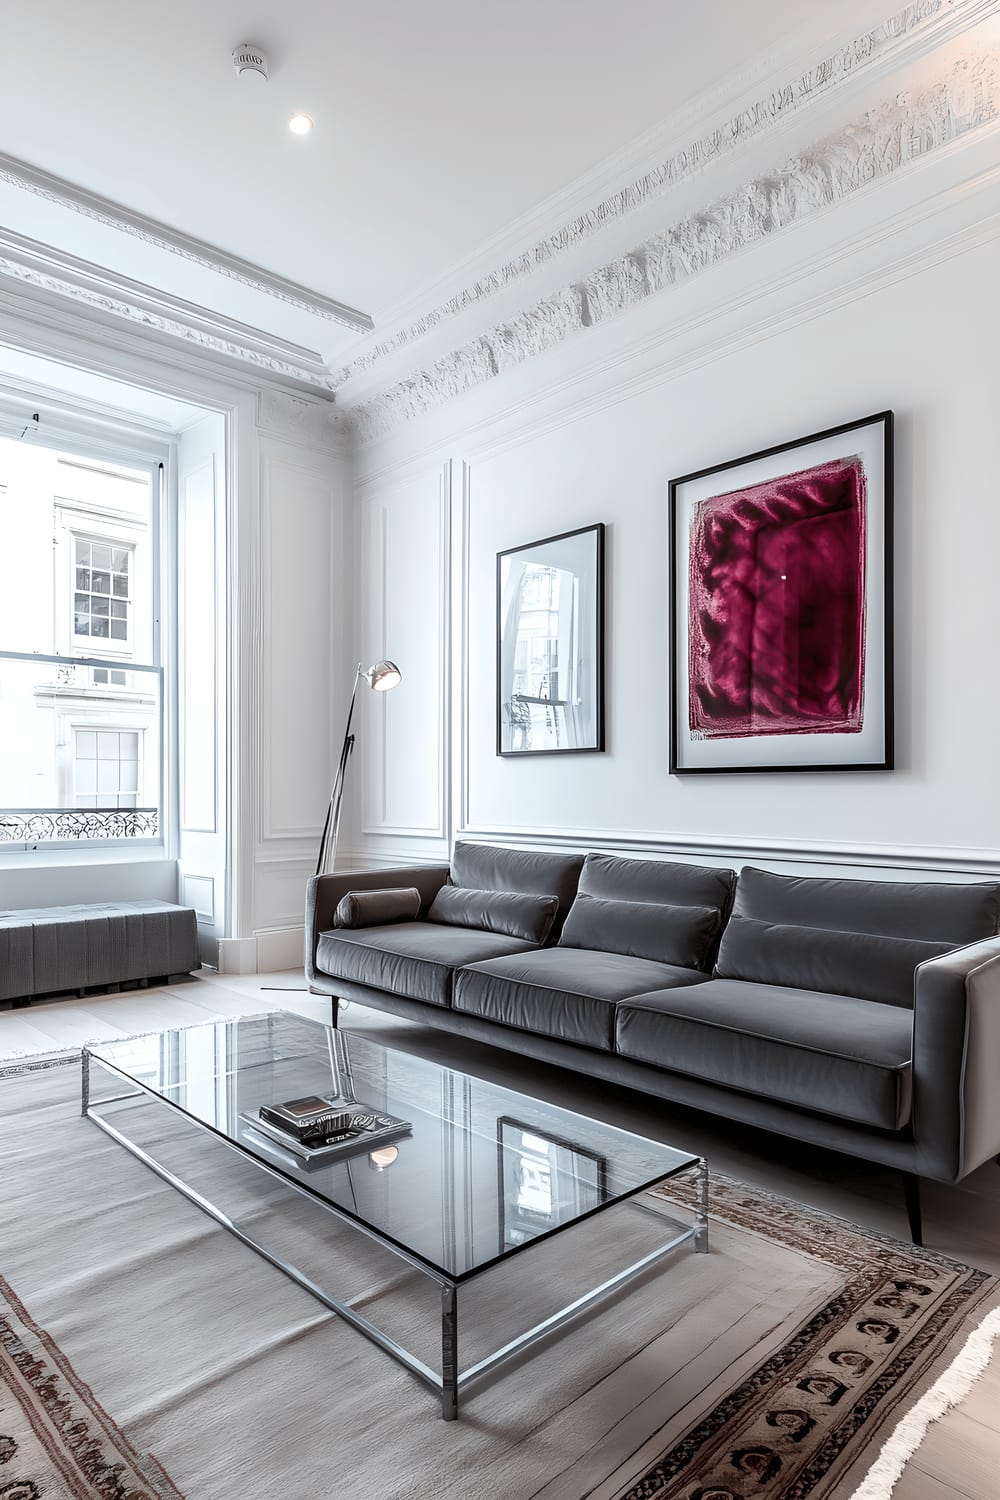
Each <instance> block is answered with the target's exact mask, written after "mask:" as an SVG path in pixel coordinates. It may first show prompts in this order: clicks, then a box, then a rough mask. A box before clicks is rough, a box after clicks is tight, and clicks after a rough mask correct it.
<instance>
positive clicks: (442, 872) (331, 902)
mask: <svg viewBox="0 0 1000 1500" xmlns="http://www.w3.org/2000/svg"><path fill="white" fill-rule="evenodd" d="M450 873H451V871H450V869H449V867H448V865H406V866H405V867H404V868H402V869H392V870H346V871H344V873H343V874H337V875H313V876H312V878H311V879H310V881H309V884H308V885H307V887H306V945H305V946H306V953H305V959H306V978H307V979H308V981H309V983H310V985H313V984H315V983H317V982H318V983H320V984H325V983H326V982H327V981H326V980H325V979H324V976H323V975H322V974H321V973H320V972H319V971H318V970H317V968H316V944H317V943H318V942H319V936H320V933H321V932H329V930H330V928H331V927H332V926H333V914H334V912H335V911H336V910H337V907H338V905H339V903H340V899H341V897H342V896H346V895H347V893H348V891H388V890H396V889H400V888H405V887H406V886H411V885H414V886H416V888H417V890H418V891H419V892H420V907H421V912H426V910H427V908H428V907H429V906H430V904H431V902H432V901H433V900H434V897H435V896H436V895H437V893H438V891H439V890H440V889H441V887H442V886H443V885H444V884H445V882H446V881H447V879H448V876H449V875H450Z"/></svg>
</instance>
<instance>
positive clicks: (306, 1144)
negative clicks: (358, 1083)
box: [240, 1094, 411, 1162]
mask: <svg viewBox="0 0 1000 1500" xmlns="http://www.w3.org/2000/svg"><path fill="white" fill-rule="evenodd" d="M240 1119H241V1120H242V1121H243V1123H244V1124H245V1125H249V1126H250V1128H251V1129H252V1130H253V1131H256V1132H257V1133H258V1134H259V1135H263V1136H265V1137H266V1138H267V1139H268V1140H271V1141H274V1142H276V1143H277V1144H278V1145H280V1146H284V1147H285V1149H286V1150H288V1151H291V1152H292V1153H293V1154H294V1155H295V1156H298V1157H300V1158H301V1159H302V1160H303V1161H307V1162H312V1161H329V1160H330V1159H331V1158H333V1159H335V1158H336V1157H338V1156H351V1155H353V1154H354V1153H355V1152H358V1151H374V1150H375V1149H376V1148H377V1147H378V1146H383V1145H385V1144H386V1143H387V1142H388V1141H394V1140H398V1139H399V1137H400V1136H403V1135H409V1133H410V1128H411V1127H410V1124H409V1122H408V1121H406V1120H400V1119H398V1118H397V1117H396V1116H395V1115H387V1114H385V1113H384V1112H383V1111H382V1110H376V1109H370V1108H368V1106H367V1105H364V1104H359V1103H357V1102H356V1101H352V1100H346V1099H341V1098H338V1096H337V1095H321V1094H307V1095H306V1096H305V1097H304V1098H302V1099H288V1100H286V1101H285V1102H284V1103H281V1104H262V1105H261V1106H260V1108H259V1109H258V1110H255V1111H250V1110H243V1111H242V1112H241V1113H240Z"/></svg>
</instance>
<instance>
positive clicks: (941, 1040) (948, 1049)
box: [913, 937, 1000, 1182]
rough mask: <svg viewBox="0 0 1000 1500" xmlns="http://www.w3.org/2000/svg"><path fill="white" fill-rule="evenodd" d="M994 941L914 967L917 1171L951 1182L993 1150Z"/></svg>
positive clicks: (998, 963)
mask: <svg viewBox="0 0 1000 1500" xmlns="http://www.w3.org/2000/svg"><path fill="white" fill-rule="evenodd" d="M998 1074H1000V937H995V938H987V939H986V940H985V941H983V942H980V943H972V944H970V946H969V947H967V948H958V949H956V950H955V951H954V952H953V953H945V954H943V955H942V956H941V957H940V958H932V959H928V961H927V962H926V963H922V964H920V965H919V966H918V968H917V971H916V975H915V977H914V994H913V1131H914V1137H915V1140H916V1144H917V1170H918V1171H920V1172H922V1173H925V1174H926V1175H927V1176H929V1177H936V1178H938V1179H940V1180H942V1181H947V1182H957V1181H958V1180H959V1179H960V1178H962V1177H965V1176H966V1175H967V1174H968V1173H969V1172H972V1171H974V1170H975V1168H976V1167H979V1166H982V1164H983V1162H985V1161H988V1160H989V1158H990V1157H992V1156H996V1155H997V1154H998V1153H1000V1089H998V1087H997V1077H998Z"/></svg>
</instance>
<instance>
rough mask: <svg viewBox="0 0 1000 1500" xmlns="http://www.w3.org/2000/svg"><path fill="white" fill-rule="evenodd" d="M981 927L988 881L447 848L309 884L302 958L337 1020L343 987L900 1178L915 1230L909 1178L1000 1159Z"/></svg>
mask: <svg viewBox="0 0 1000 1500" xmlns="http://www.w3.org/2000/svg"><path fill="white" fill-rule="evenodd" d="M407 889H409V890H411V892H412V891H413V890H414V889H415V892H416V894H411V895H410V896H409V897H406V896H403V894H402V893H403V892H404V891H405V890H407ZM364 892H369V893H371V892H389V893H390V894H389V895H388V896H386V895H378V896H375V895H369V896H365V897H363V899H361V900H358V901H355V902H354V904H353V905H351V903H346V904H345V905H344V906H341V903H342V901H343V898H344V897H345V896H347V895H348V894H349V893H364ZM393 893H395V894H393ZM407 902H409V903H410V905H409V906H407ZM338 908H339V916H338ZM345 913H346V915H345ZM400 918H402V919H400ZM345 920H348V921H350V922H351V925H350V926H346V927H345V926H341V925H338V922H340V921H345ZM998 929H1000V885H997V884H993V883H977V884H962V885H959V884H948V885H943V884H933V885H931V884H917V883H914V884H910V883H905V884H899V883H894V882H885V881H864V880H840V879H817V878H800V877H797V876H787V875H775V874H771V873H769V872H767V871H764V870H757V869H754V868H752V867H746V868H744V869H743V870H742V871H741V872H740V874H739V877H738V879H737V876H736V874H735V872H734V871H732V870H728V869H712V868H707V867H701V866H691V865H682V864H675V863H668V862H660V861H650V860H627V859H616V858H613V857H611V856H608V855H603V854H588V855H586V856H584V855H582V854H581V855H570V856H566V855H551V854H535V853H528V852H524V851H519V850H504V849H496V848H492V847H487V846H481V845H470V844H458V845H457V846H456V848H455V853H454V857H453V861H452V864H451V865H450V866H447V865H435V866H429V867H419V868H414V867H409V868H405V869H391V870H385V869H383V870H370V871H359V872H352V873H347V874H342V875H341V874H338V875H333V876H320V877H317V878H315V879H313V880H312V881H311V882H310V884H309V892H308V910H307V931H306V970H307V976H308V980H309V984H310V988H311V989H312V990H313V992H314V993H320V994H327V995H330V996H331V998H332V1002H333V1016H334V1022H335V1023H336V1016H337V1005H338V1000H357V1001H359V1002H360V1003H362V1004H364V1005H370V1006H374V1007H375V1008H377V1009H380V1010H387V1011H392V1012H394V1013H395V1014H398V1015H401V1016H405V1017H408V1018H409V1019H412V1020H416V1021H423V1022H426V1023H430V1024H432V1025H435V1026H440V1027H444V1028H446V1029H448V1030H452V1031H458V1032H461V1033H462V1034H464V1035H466V1036H471V1037H475V1038H476V1039H477V1040H481V1041H485V1042H490V1043H493V1044H494V1045H499V1046H503V1047H507V1048H510V1049H512V1050H514V1051H517V1052H520V1053H522V1054H526V1055H529V1056H531V1057H536V1058H542V1059H545V1060H547V1061H550V1062H553V1063H556V1064H558V1065H560V1066H562V1067H569V1068H573V1069H575V1070H577V1071H580V1072H584V1073H588V1074H591V1075H593V1076H596V1077H599V1078H604V1079H607V1080H610V1081H612V1082H614V1083H618V1084H622V1085H625V1086H627V1087H629V1088H634V1089H639V1090H642V1091H643V1092H645V1093H647V1094H652V1095H657V1096H659V1097H661V1098H665V1099H671V1100H676V1101H678V1102H679V1103H682V1104H685V1105H689V1106H693V1107H695V1108H697V1109H702V1110H705V1111H707V1112H709V1113H711V1114H714V1115H722V1116H725V1117H727V1118H729V1119H732V1120H737V1121H743V1122H745V1123H747V1124H750V1125H754V1126H758V1127H761V1128H763V1129H766V1130H771V1131H776V1132H779V1133H781V1134H783V1135H788V1136H793V1137H795V1138H797V1139H799V1140H803V1141H809V1142H813V1143H815V1144H816V1145H819V1146H823V1147H827V1148H831V1149H834V1150H838V1151H843V1152H846V1153H848V1154H850V1155H854V1156H858V1157H862V1158H864V1159H867V1160H871V1161H875V1162H880V1163H883V1164H885V1165H887V1166H890V1167H894V1168H897V1169H898V1170H899V1171H900V1172H901V1173H902V1174H903V1180H904V1185H905V1188H906V1201H907V1208H908V1211H909V1216H910V1226H911V1231H912V1233H913V1236H914V1238H915V1239H916V1240H918V1241H919V1239H920V1201H919V1186H918V1184H919V1179H920V1177H929V1178H934V1179H937V1180H939V1181H942V1182H957V1181H958V1180H960V1179H961V1178H962V1177H964V1176H966V1175H967V1173H969V1172H971V1171H973V1170H974V1169H975V1168H976V1167H978V1166H981V1165H982V1164H983V1163H984V1162H986V1161H988V1160H989V1159H990V1158H991V1157H996V1156H997V1155H998V1153H1000V1087H998V1084H997V1079H998V1076H1000V938H998V937H997V932H998Z"/></svg>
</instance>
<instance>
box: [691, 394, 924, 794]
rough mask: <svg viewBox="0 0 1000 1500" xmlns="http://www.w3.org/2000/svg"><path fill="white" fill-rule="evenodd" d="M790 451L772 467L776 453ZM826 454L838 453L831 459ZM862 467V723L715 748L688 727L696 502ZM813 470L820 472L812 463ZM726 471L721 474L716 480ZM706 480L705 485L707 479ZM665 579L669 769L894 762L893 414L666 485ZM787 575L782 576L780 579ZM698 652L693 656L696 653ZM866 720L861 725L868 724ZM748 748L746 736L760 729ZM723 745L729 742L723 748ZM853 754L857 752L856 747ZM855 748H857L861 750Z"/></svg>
mask: <svg viewBox="0 0 1000 1500" xmlns="http://www.w3.org/2000/svg"><path fill="white" fill-rule="evenodd" d="M786 454H787V455H793V454H794V455H795V457H794V458H793V457H789V458H788V460H787V467H785V465H784V463H782V464H780V465H779V464H775V463H774V460H775V459H778V458H779V457H781V455H786ZM832 455H840V457H839V458H838V457H833V456H832ZM837 463H840V464H844V465H848V464H852V463H857V464H860V467H861V472H862V475H863V479H864V488H863V492H862V493H863V495H864V510H863V514H864V521H865V524H864V531H863V546H864V564H863V566H864V572H863V577H864V586H863V593H862V595H861V599H862V601H863V603H862V604H860V605H859V608H862V609H863V634H862V637H861V650H860V662H859V666H858V674H859V681H860V682H861V683H862V684H863V687H862V689H861V694H860V696H859V700H858V714H859V716H860V718H861V723H862V728H861V729H860V730H854V728H853V726H852V727H851V733H850V734H848V733H843V734H840V733H831V732H829V731H827V730H826V729H815V730H810V729H808V728H803V729H792V730H785V731H783V732H782V733H772V734H766V735H765V734H762V733H759V731H756V730H752V731H750V732H749V733H748V734H747V735H743V736H741V735H739V734H735V735H733V736H732V738H727V737H726V735H725V733H724V732H723V733H721V734H719V736H718V738H717V739H715V740H714V741H713V744H712V748H711V750H706V749H705V745H704V743H700V740H702V739H703V737H702V736H699V734H698V733H697V731H692V723H691V721H692V718H693V717H694V715H695V709H694V708H693V707H692V699H693V695H692V690H691V682H690V665H691V661H692V655H693V652H692V645H691V639H692V635H693V634H695V632H696V631H697V630H698V629H699V626H698V622H697V621H695V623H694V624H692V613H693V612H692V608H691V597H690V595H691V590H692V583H691V577H692V572H691V569H692V563H691V557H690V548H691V538H692V527H693V525H694V524H695V522H696V519H697V517H696V513H695V507H696V506H700V505H702V504H703V503H704V502H705V501H706V500H707V501H708V502H709V503H711V502H712V501H713V500H715V501H716V502H718V503H726V504H732V501H733V497H734V496H740V495H741V492H746V493H749V492H751V491H752V490H754V488H755V487H758V486H760V485H761V476H764V482H765V483H766V484H771V485H773V484H774V483H776V482H780V480H781V479H782V478H783V477H784V478H788V479H789V480H794V478H795V477H797V476H799V475H802V474H807V473H808V472H809V471H810V470H813V471H814V472H818V468H822V467H823V465H825V464H830V465H836V464H837ZM816 466H818V468H817V467H816ZM723 475H727V476H729V477H728V481H727V480H722V479H717V476H723ZM706 481H710V482H709V483H706ZM669 548H670V559H669V577H670V596H669V597H670V636H669V654H670V772H671V774H672V775H685V776H687V775H717V774H730V773H747V772H763V773H773V772H822V771H889V770H892V769H893V764H894V725H893V413H892V412H891V411H881V412H876V413H875V414H874V415H872V416H869V417H863V418H861V419H859V420H858V421H855V422H845V423H842V424H841V425H839V426H836V427H828V428H825V429H824V430H822V431H820V432H814V433H810V434H808V435H807V436H806V437H802V438H796V439H794V440H793V441H791V442H788V443H779V444H777V445H775V446H774V447H771V448H763V449H761V450H760V451H758V452H756V453H751V454H747V455H745V456H744V457H742V458H736V459H730V460H727V461H726V462H725V463H720V464H713V465H711V466H710V467H709V468H705V469H699V470H696V471H694V472H693V473H691V474H685V475H682V476H681V477H680V478H677V479H672V480H671V481H670V484H669ZM784 576H785V575H783V574H782V575H780V577H781V578H782V580H783V579H784ZM694 654H696V652H695V653H694ZM865 719H867V726H865V723H864V720H865ZM758 734H759V738H758V740H757V744H756V745H755V746H754V747H753V753H750V752H749V751H748V746H749V744H750V736H751V735H758ZM719 747H725V748H719ZM852 751H853V752H854V753H852ZM859 752H860V753H859Z"/></svg>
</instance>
